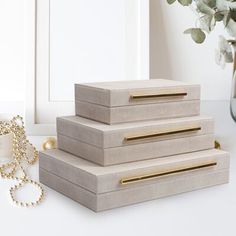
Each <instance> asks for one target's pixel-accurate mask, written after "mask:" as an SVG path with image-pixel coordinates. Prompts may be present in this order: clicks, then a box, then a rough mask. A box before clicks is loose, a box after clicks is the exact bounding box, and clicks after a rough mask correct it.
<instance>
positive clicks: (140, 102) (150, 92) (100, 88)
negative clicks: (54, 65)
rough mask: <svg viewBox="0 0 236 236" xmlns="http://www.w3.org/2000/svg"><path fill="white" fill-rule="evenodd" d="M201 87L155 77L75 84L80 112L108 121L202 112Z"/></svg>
mask: <svg viewBox="0 0 236 236" xmlns="http://www.w3.org/2000/svg"><path fill="white" fill-rule="evenodd" d="M199 99H200V86H199V85H190V84H185V83H183V82H179V81H173V80H164V79H152V80H136V81H119V82H118V81H117V82H104V83H89V84H76V85H75V110H76V115H79V116H82V117H85V118H89V119H92V120H96V121H100V122H103V123H106V124H116V123H125V122H133V121H142V120H152V119H164V118H173V117H185V116H194V115H199V111H200V100H199Z"/></svg>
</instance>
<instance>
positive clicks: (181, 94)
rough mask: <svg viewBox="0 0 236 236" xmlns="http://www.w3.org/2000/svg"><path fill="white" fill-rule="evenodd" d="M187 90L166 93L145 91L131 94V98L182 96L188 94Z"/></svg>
mask: <svg viewBox="0 0 236 236" xmlns="http://www.w3.org/2000/svg"><path fill="white" fill-rule="evenodd" d="M187 95H188V94H187V93H186V92H166V93H143V94H138V93H136V94H135V93H134V94H130V99H132V100H135V99H148V98H167V97H182V96H187Z"/></svg>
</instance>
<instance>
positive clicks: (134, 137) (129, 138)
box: [124, 126, 201, 142]
mask: <svg viewBox="0 0 236 236" xmlns="http://www.w3.org/2000/svg"><path fill="white" fill-rule="evenodd" d="M199 130H201V127H199V126H196V127H188V128H180V129H174V130H168V131H162V132H152V133H146V134H138V135H127V136H126V137H125V138H124V140H125V141H126V142H127V141H134V140H140V139H148V138H157V137H161V136H165V135H171V134H180V133H186V132H196V131H199Z"/></svg>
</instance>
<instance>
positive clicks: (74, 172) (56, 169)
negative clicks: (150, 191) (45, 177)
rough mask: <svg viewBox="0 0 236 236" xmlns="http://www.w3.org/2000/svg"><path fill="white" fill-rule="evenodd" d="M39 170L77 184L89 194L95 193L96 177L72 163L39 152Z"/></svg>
mask: <svg viewBox="0 0 236 236" xmlns="http://www.w3.org/2000/svg"><path fill="white" fill-rule="evenodd" d="M39 168H42V169H45V170H47V171H49V172H52V173H54V174H55V175H58V176H63V178H65V179H67V180H71V181H73V182H74V183H77V184H78V185H80V186H81V187H83V188H86V189H89V190H90V191H91V192H95V193H96V192H97V177H96V176H95V175H93V174H91V173H88V172H86V171H84V170H82V169H78V168H77V167H76V166H74V165H73V162H72V163H70V164H68V163H66V162H63V161H60V160H57V159H56V158H54V157H53V158H52V157H51V156H50V155H47V154H45V153H42V152H39Z"/></svg>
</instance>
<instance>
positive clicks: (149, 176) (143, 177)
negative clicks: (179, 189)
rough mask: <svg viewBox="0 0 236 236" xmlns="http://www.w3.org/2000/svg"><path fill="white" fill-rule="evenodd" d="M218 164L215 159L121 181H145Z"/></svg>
mask: <svg viewBox="0 0 236 236" xmlns="http://www.w3.org/2000/svg"><path fill="white" fill-rule="evenodd" d="M216 165H217V162H215V161H214V162H209V163H204V164H200V165H193V166H189V167H184V168H179V169H173V170H168V171H164V172H156V173H151V174H147V175H140V176H135V177H129V178H122V179H121V180H120V183H121V185H127V184H132V183H137V182H141V181H144V180H151V179H156V178H159V177H162V176H168V175H173V174H178V173H184V172H188V171H193V170H199V169H203V168H208V167H212V166H216Z"/></svg>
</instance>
